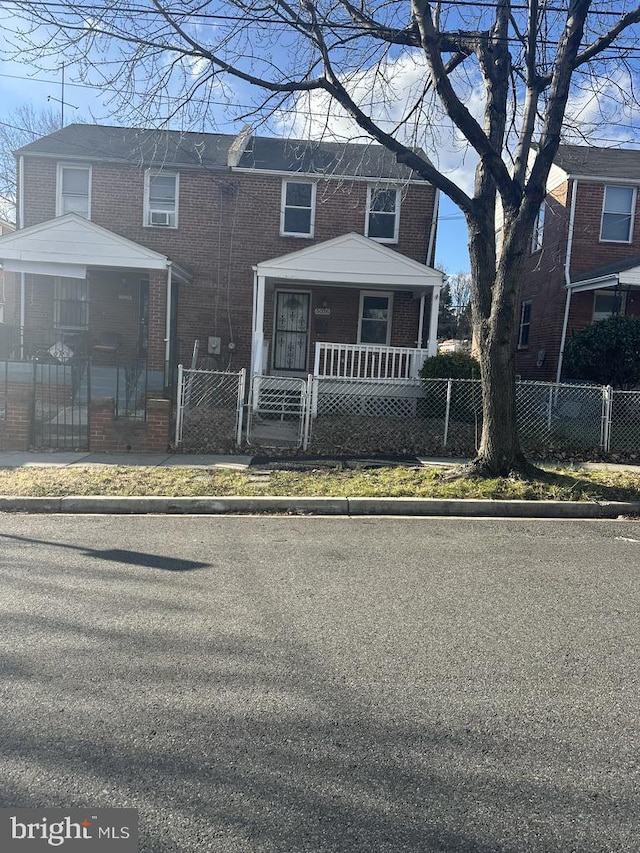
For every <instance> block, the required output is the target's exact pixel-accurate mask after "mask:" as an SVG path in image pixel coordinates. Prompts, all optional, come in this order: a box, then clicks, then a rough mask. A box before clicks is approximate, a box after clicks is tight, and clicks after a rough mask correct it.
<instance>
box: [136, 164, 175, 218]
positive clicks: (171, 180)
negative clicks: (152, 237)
mask: <svg viewBox="0 0 640 853" xmlns="http://www.w3.org/2000/svg"><path fill="white" fill-rule="evenodd" d="M144 210H145V213H144V224H145V225H148V226H150V227H155V228H177V227H178V174H177V173H175V172H152V171H148V172H147V173H146V175H145V204H144Z"/></svg>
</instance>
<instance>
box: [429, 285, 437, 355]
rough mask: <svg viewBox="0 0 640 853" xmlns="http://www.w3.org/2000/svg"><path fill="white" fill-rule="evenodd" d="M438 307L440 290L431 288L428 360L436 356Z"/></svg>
mask: <svg viewBox="0 0 640 853" xmlns="http://www.w3.org/2000/svg"><path fill="white" fill-rule="evenodd" d="M439 307H440V288H439V287H432V288H431V316H430V317H429V340H428V341H427V352H428V354H429V358H432V357H433V356H434V355H438V308H439Z"/></svg>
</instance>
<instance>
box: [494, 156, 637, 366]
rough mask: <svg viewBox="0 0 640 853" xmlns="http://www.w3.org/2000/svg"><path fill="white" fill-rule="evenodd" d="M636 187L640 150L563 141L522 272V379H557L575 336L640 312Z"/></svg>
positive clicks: (519, 343) (518, 354) (520, 359)
mask: <svg viewBox="0 0 640 853" xmlns="http://www.w3.org/2000/svg"><path fill="white" fill-rule="evenodd" d="M639 185H640V151H631V150H622V149H603V148H590V147H586V146H578V145H561V146H560V149H559V151H558V154H557V157H556V159H555V163H554V165H553V167H552V169H551V173H550V175H549V181H548V184H547V196H546V199H545V201H544V203H543V205H542V208H541V211H540V214H539V217H538V221H537V223H536V227H535V228H534V232H533V234H532V238H531V244H530V251H529V253H528V256H527V258H526V259H525V264H524V269H523V274H522V283H521V294H520V299H521V305H520V327H519V330H518V352H517V359H516V365H517V368H516V369H517V371H518V373H519V374H520V375H521V376H522V377H523V378H525V379H536V380H553V381H559V380H560V378H561V376H564V372H563V364H562V362H563V353H564V348H565V344H566V342H567V341H568V340H570V339H571V337H572V335H574V334H576V333H577V332H579V331H580V330H581V329H583V328H585V326H587V325H589V324H590V323H592V322H595V321H596V320H601V319H605V318H606V317H609V316H612V315H614V314H633V315H640V228H639V227H638V217H637V216H636V213H637V208H638V205H639V204H640V199H639V198H638V186H639ZM498 225H499V223H498ZM566 378H570V377H566Z"/></svg>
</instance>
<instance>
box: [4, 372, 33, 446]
mask: <svg viewBox="0 0 640 853" xmlns="http://www.w3.org/2000/svg"><path fill="white" fill-rule="evenodd" d="M32 415H33V388H31V387H29V386H25V385H14V386H12V385H7V393H6V397H5V420H4V423H3V424H2V426H4V429H3V430H0V449H2V450H22V451H24V450H28V449H29V444H30V441H31V418H32Z"/></svg>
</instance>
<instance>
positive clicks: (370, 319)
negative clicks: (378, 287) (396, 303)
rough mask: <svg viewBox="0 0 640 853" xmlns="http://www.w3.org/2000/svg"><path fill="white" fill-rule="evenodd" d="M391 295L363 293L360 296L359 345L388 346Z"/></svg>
mask: <svg viewBox="0 0 640 853" xmlns="http://www.w3.org/2000/svg"><path fill="white" fill-rule="evenodd" d="M392 298H393V297H392V294H391V293H380V292H378V291H363V292H362V293H361V294H360V322H359V328H358V343H359V344H382V346H388V345H389V341H390V339H391V305H392Z"/></svg>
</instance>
